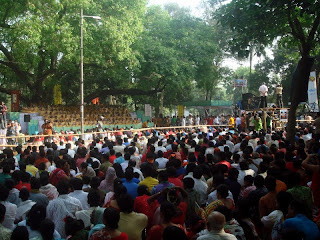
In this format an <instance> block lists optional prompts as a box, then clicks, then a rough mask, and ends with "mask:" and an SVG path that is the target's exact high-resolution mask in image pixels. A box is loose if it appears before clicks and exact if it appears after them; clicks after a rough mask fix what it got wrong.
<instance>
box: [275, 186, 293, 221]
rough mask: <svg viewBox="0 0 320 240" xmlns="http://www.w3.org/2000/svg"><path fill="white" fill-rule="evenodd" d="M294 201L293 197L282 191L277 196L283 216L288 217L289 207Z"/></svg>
mask: <svg viewBox="0 0 320 240" xmlns="http://www.w3.org/2000/svg"><path fill="white" fill-rule="evenodd" d="M292 200H293V197H292V195H291V194H290V193H288V192H284V191H282V192H279V193H278V194H277V202H278V206H279V210H281V211H282V212H283V216H286V215H287V213H288V206H289V204H290V202H291V201H292Z"/></svg>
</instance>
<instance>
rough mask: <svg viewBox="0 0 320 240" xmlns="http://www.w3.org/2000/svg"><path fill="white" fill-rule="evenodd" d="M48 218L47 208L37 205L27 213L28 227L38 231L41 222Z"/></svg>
mask: <svg viewBox="0 0 320 240" xmlns="http://www.w3.org/2000/svg"><path fill="white" fill-rule="evenodd" d="M45 218H46V207H45V206H43V205H41V204H38V203H36V204H35V205H33V206H32V207H31V209H30V211H29V212H28V213H27V225H28V226H29V227H30V228H31V229H32V230H38V229H39V228H40V225H41V222H42V221H43V220H44V219H45Z"/></svg>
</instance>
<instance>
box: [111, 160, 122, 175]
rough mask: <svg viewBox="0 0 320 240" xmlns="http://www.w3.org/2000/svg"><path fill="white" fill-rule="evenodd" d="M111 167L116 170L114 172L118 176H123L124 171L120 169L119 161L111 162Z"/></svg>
mask: <svg viewBox="0 0 320 240" xmlns="http://www.w3.org/2000/svg"><path fill="white" fill-rule="evenodd" d="M112 167H113V168H114V170H115V171H116V174H117V177H118V178H124V172H123V169H122V167H121V165H120V164H119V163H115V164H113V166H112Z"/></svg>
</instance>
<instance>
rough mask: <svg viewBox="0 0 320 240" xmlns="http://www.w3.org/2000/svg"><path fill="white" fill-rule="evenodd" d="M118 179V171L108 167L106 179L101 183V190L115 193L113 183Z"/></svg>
mask: <svg viewBox="0 0 320 240" xmlns="http://www.w3.org/2000/svg"><path fill="white" fill-rule="evenodd" d="M116 178H117V174H116V170H114V168H113V167H108V170H107V172H106V177H105V179H104V180H103V181H102V182H101V183H100V186H99V189H101V190H104V191H106V192H113V181H114V180H115V179H116Z"/></svg>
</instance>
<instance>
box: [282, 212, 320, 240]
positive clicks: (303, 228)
mask: <svg viewBox="0 0 320 240" xmlns="http://www.w3.org/2000/svg"><path fill="white" fill-rule="evenodd" d="M285 228H289V229H295V230H298V231H299V232H303V233H304V235H305V238H304V239H306V240H316V239H320V233H319V229H318V227H317V225H316V224H315V223H314V222H312V221H311V220H310V219H309V218H307V217H306V216H305V215H303V214H298V215H297V216H295V217H294V218H289V219H287V220H285V221H284V223H283V229H285Z"/></svg>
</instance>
